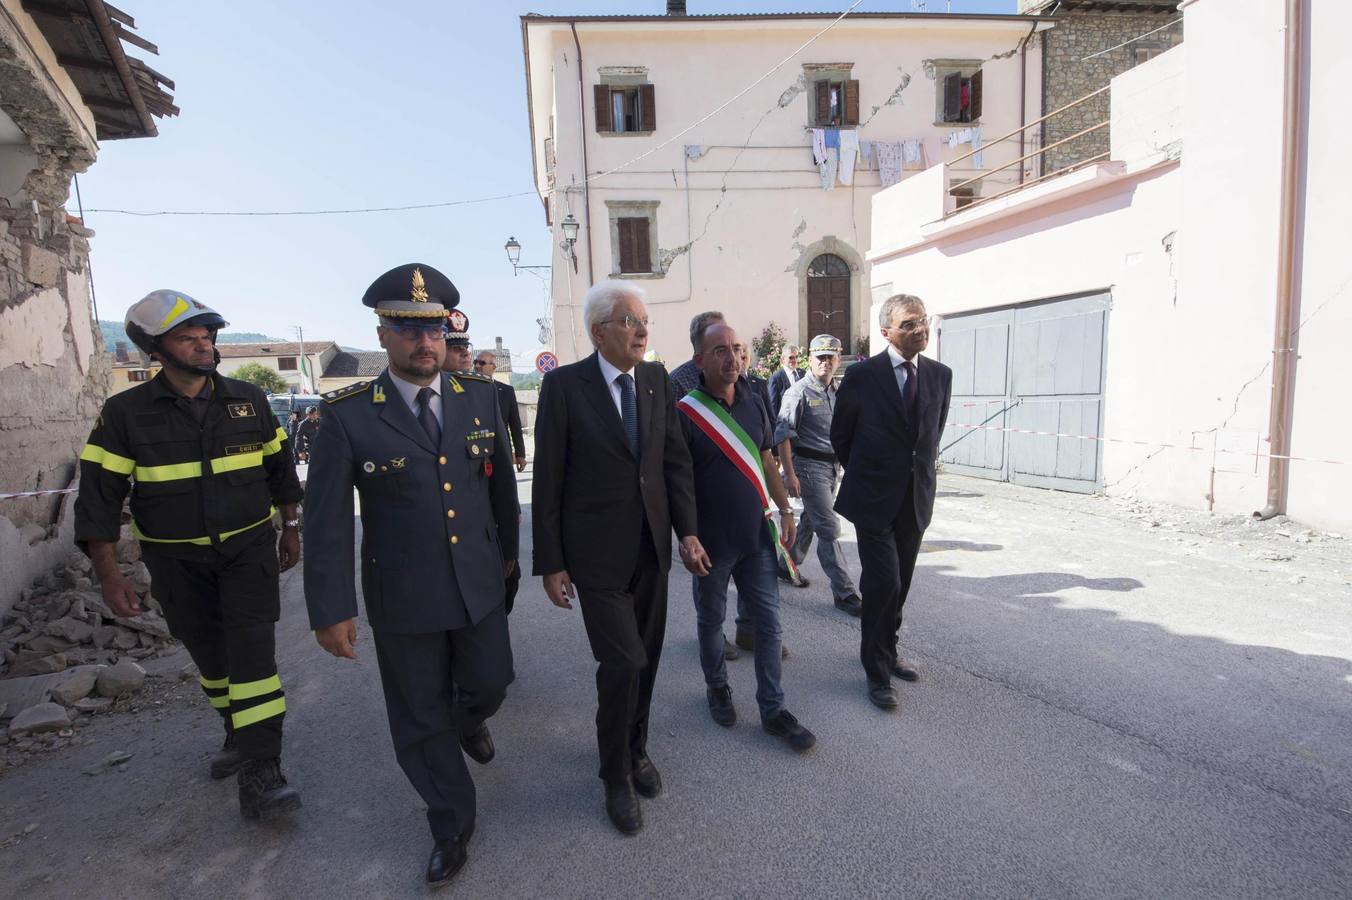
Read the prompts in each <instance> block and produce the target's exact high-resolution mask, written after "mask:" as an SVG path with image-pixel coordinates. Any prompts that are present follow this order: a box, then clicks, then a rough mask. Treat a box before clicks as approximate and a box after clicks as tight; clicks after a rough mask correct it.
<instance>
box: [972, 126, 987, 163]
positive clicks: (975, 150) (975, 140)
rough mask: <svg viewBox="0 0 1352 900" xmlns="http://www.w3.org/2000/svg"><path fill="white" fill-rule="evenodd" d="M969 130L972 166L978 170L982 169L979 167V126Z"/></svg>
mask: <svg viewBox="0 0 1352 900" xmlns="http://www.w3.org/2000/svg"><path fill="white" fill-rule="evenodd" d="M969 130H970V131H971V133H972V165H974V166H976V167H977V168H978V169H980V168H984V167H983V166H982V165H981V126H980V125H978V126H977V127H976V128H972V129H969Z"/></svg>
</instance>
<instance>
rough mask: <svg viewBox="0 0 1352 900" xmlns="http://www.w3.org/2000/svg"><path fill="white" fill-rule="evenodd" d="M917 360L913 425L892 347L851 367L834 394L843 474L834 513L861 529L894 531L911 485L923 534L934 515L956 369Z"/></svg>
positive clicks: (834, 432)
mask: <svg viewBox="0 0 1352 900" xmlns="http://www.w3.org/2000/svg"><path fill="white" fill-rule="evenodd" d="M917 360H918V362H917V363H916V377H917V378H918V379H919V380H918V381H917V383H916V389H917V393H916V399H915V409H916V414H915V416H914V420H908V419H907V417H906V415H905V413H904V412H903V411H902V405H901V391H899V390H898V389H897V376H896V374H895V373H894V372H893V370H892V358H891V357H890V356H889V355H888V353H887V351H886V350H884V351H883V352H882V353H879V354H878V355H877V356H871V357H869V358H868V359H866V360H864V361H863V362H860V363H855V364H854V365H852V366H850V368H849V369H848V370H846V372H845V378H844V380H843V381H842V382H841V384H840V391H839V393H838V394H837V395H836V410H835V415H834V417H833V418H832V419H831V445H832V446H833V447H835V450H836V456H837V457H839V458H840V462H841V464H842V465H844V466H845V475H844V477H843V478H842V479H841V481H840V492H839V493H838V494H837V495H836V507H835V508H836V512H838V513H840V514H841V515H842V516H844V517H845V518H847V519H849V520H850V521H851V522H853V523H854V524H855V526H856V527H858V528H862V529H865V530H868V531H882V530H885V529H887V528H888V527H889V526H891V525H892V523H893V522H894V521H896V519H897V516H898V515H899V514H900V513H901V512H902V501H903V500H904V499H905V497H906V489H907V487H909V486H910V485H911V483H912V482H914V484H915V523H916V526H917V527H918V528H919V529H920V530H921V531H924V530H925V529H926V528H928V527H929V523H930V518H931V517H932V516H933V515H934V485H935V475H934V467H935V463H936V462H937V459H938V455H939V438H940V436H941V435H942V434H943V433H944V423H945V422H947V421H948V405H949V402H950V401H951V400H952V397H953V370H952V369H950V368H948V366H946V365H944V364H943V363H940V362H935V361H934V360H932V359H929V358H928V357H924V356H920V357H917Z"/></svg>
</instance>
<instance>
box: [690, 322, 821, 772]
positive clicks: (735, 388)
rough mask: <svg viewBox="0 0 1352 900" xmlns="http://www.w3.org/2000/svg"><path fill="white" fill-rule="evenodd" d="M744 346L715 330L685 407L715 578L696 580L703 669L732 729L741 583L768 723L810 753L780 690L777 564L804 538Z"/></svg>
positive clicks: (720, 715) (717, 708)
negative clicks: (729, 641) (735, 619)
mask: <svg viewBox="0 0 1352 900" xmlns="http://www.w3.org/2000/svg"><path fill="white" fill-rule="evenodd" d="M737 349H738V341H737V334H736V332H734V331H733V330H732V329H731V328H730V327H728V326H727V325H725V324H716V325H712V326H710V327H709V329H708V330H707V331H706V332H705V335H704V340H703V345H702V347H701V348H700V349H699V350H698V351H697V352H696V354H695V364H696V365H697V366H698V367H699V369H700V371H701V377H700V383H699V386H698V387H697V388H695V389H694V390H692V391H691V392H690V393H688V394H686V395H685V397H683V398H682V399H681V400H680V402H679V403H678V404H677V408H678V409H679V410H680V412H681V429H682V431H683V432H684V433H685V439H686V443H687V444H688V445H689V447H690V456H691V461H692V462H693V464H694V471H695V506H696V509H697V512H698V518H699V535H700V542H701V543H702V544H703V545H704V549H705V550H706V551H707V552H708V554H709V558H710V560H711V561H712V565H711V566H710V568H709V572H708V574H706V575H695V576H694V578H693V585H694V600H695V616H696V622H697V625H696V629H697V631H698V633H699V645H700V665H701V667H702V668H703V669H704V680H705V683H706V685H707V687H708V699H709V714H710V716H711V717H712V718H713V720H714V721H715V722H716V723H718V724H719V725H722V726H724V727H731V726H732V725H734V724H735V723H736V721H737V711H736V708H735V707H734V706H733V702H732V688H731V687H730V686H729V685H728V674H727V666H726V663H725V662H724V655H723V620H724V617H725V616H726V612H727V597H728V582H729V581H732V582H734V583H735V584H736V585H737V594H738V597H739V599H740V600H741V601H743V602H744V604H745V607H746V610H747V613H748V614H749V615H750V617H751V621H752V626H753V628H754V631H755V644H754V646H755V665H756V703H757V705H758V706H759V707H760V717H761V727H762V728H763V729H764V730H765V731H766V732H767V733H769V734H771V735H773V736H775V737H777V738H780V739H781V740H783V741H784V742H785V743H787V744H788V745H789V746H790V747H792V748H793V749H795V750H798V751H804V750H808V749H810V748H811V747H812V746H813V745H814V744H815V743H816V738H815V737H814V736H813V734H812V732H810V731H808V730H807V729H806V728H804V727H803V726H802V725H800V724H799V723H798V720H797V719H796V718H794V716H793V715H792V714H791V713H790V712H789V711H788V710H787V709H785V708H784V691H783V688H782V687H781V686H780V646H781V638H782V631H781V627H780V619H779V584H778V581H777V576H776V561H777V558H781V557H782V558H785V559H786V560H787V553H786V551H785V543H790V544H791V543H792V542H793V538H794V534H795V528H794V522H793V512H792V510H791V509H790V507H789V497H788V493H787V492H786V491H785V490H784V485H783V483H782V482H781V481H780V478H779V472H778V469H777V467H776V466H775V465H774V463H773V460H772V458H771V455H770V448H771V446H772V442H773V440H774V424H773V423H772V422H771V421H770V416H769V413H768V411H767V410H766V408H765V406H764V404H763V403H761V402H760V401H759V400H758V399H757V397H756V396H755V393H754V388H752V387H751V386H750V385H749V384H748V383H747V381H746V380H745V379H741V378H738V375H739V374H740V372H741V363H740V360H739V358H738V352H737ZM772 501H773V503H774V507H773V508H772V507H771V502H772ZM776 520H778V521H776ZM781 527H782V529H783V531H782V533H781V530H780V529H781ZM788 564H789V565H792V561H791V560H788Z"/></svg>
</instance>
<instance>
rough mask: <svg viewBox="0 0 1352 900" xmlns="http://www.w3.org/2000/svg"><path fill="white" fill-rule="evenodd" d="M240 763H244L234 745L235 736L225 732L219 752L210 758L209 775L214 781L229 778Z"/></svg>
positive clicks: (241, 755) (242, 757)
mask: <svg viewBox="0 0 1352 900" xmlns="http://www.w3.org/2000/svg"><path fill="white" fill-rule="evenodd" d="M242 765H244V755H243V754H242V753H240V752H239V748H237V747H236V746H235V736H234V735H233V734H227V735H226V736H225V744H224V745H223V746H222V747H221V752H220V753H217V754H216V755H215V756H213V757H212V758H211V777H212V778H214V779H215V780H216V781H220V780H221V779H222V778H229V777H230V776H231V775H234V774H235V773H236V772H238V771H239V767H240V766H242Z"/></svg>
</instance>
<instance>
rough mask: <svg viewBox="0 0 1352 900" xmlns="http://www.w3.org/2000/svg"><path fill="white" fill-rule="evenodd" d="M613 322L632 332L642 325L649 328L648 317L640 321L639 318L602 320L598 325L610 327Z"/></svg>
mask: <svg viewBox="0 0 1352 900" xmlns="http://www.w3.org/2000/svg"><path fill="white" fill-rule="evenodd" d="M611 322H614V323H615V324H617V325H623V326H624V327H625V328H628V329H629V330H630V331H633V330H634V329H635V328H637V327H638V326H640V325H642V326H643V327H644V328H647V327H648V317H647V316H644V317H643V318H641V319H640V318H639V317H638V316H620V317H619V318H618V319H602V320H601V321H600V322H598V323H597V324H598V325H609V324H610V323H611Z"/></svg>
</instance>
